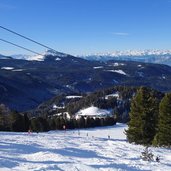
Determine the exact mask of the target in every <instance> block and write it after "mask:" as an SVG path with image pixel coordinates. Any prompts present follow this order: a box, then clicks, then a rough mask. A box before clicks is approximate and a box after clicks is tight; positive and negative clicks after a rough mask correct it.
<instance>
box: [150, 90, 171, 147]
mask: <svg viewBox="0 0 171 171" xmlns="http://www.w3.org/2000/svg"><path fill="white" fill-rule="evenodd" d="M153 144H154V145H159V146H167V147H171V93H169V94H166V95H165V97H164V98H163V99H162V101H161V103H160V107H159V124H158V132H157V134H156V136H155V138H154V141H153Z"/></svg>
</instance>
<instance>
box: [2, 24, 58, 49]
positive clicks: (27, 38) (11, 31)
mask: <svg viewBox="0 0 171 171" xmlns="http://www.w3.org/2000/svg"><path fill="white" fill-rule="evenodd" d="M0 28H1V29H4V30H6V31H8V32H10V33H13V34H15V35H17V36H20V37H22V38H24V39H26V40H29V41H31V42H33V43H36V44H38V45H40V46H42V47H44V48H47V49H49V50H53V51H55V52H57V51H56V50H55V49H53V48H50V47H48V46H46V45H44V44H42V43H39V42H37V41H35V40H33V39H31V38H29V37H26V36H24V35H22V34H19V33H17V32H15V31H13V30H10V29H8V28H6V27H3V26H1V25H0Z"/></svg>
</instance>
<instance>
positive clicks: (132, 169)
mask: <svg viewBox="0 0 171 171" xmlns="http://www.w3.org/2000/svg"><path fill="white" fill-rule="evenodd" d="M124 129H126V126H125V125H123V124H117V125H115V126H113V127H104V128H94V129H83V130H79V131H78V130H70V131H66V132H65V131H50V132H47V133H32V134H28V133H13V132H0V137H1V138H0V171H11V170H12V171H27V170H31V171H32V170H34V171H46V170H48V171H49V170H55V171H56V170H57V171H97V170H98V171H99V170H100V171H115V170H118V171H123V170H129V171H138V170H143V171H146V170H153V171H159V170H161V171H169V170H171V149H164V148H150V149H151V151H152V152H153V154H154V155H155V156H160V162H159V163H157V162H155V161H154V162H147V161H142V160H141V158H140V155H141V152H142V151H143V150H144V147H143V146H140V145H133V144H129V143H127V142H126V137H125V134H124V133H123V131H124ZM108 136H110V138H109V137H108Z"/></svg>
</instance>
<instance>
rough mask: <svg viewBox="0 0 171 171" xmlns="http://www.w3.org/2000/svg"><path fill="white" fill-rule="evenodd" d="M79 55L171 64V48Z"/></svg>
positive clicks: (101, 58)
mask: <svg viewBox="0 0 171 171" xmlns="http://www.w3.org/2000/svg"><path fill="white" fill-rule="evenodd" d="M78 57H80V58H83V59H86V60H91V61H93V60H94V61H108V60H124V61H138V62H147V63H159V64H166V65H171V50H127V51H114V52H107V53H96V54H90V55H81V56H78Z"/></svg>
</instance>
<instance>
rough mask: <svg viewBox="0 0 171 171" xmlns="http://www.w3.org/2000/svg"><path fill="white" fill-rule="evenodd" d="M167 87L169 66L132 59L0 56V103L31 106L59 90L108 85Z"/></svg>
mask: <svg viewBox="0 0 171 171" xmlns="http://www.w3.org/2000/svg"><path fill="white" fill-rule="evenodd" d="M118 85H122V86H142V85H143V86H149V87H152V88H155V89H157V90H160V91H170V90H171V67H169V66H167V65H160V64H151V63H143V62H133V61H121V60H120V61H119V60H110V61H90V60H85V59H82V58H78V57H74V56H72V55H68V54H65V53H60V52H59V53H58V52H55V53H54V52H52V51H48V53H46V54H44V55H41V56H34V58H33V57H32V58H29V59H28V58H23V59H15V58H14V57H9V56H4V55H1V56H0V94H1V96H0V103H3V104H5V105H7V106H9V107H10V108H11V109H15V110H18V111H25V110H29V109H32V108H34V107H36V106H37V105H39V104H40V103H42V102H43V101H46V100H48V99H50V98H51V97H54V96H56V95H60V94H62V93H66V94H71V95H72V94H76V93H89V92H94V91H96V90H100V89H104V88H108V87H112V86H118Z"/></svg>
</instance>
